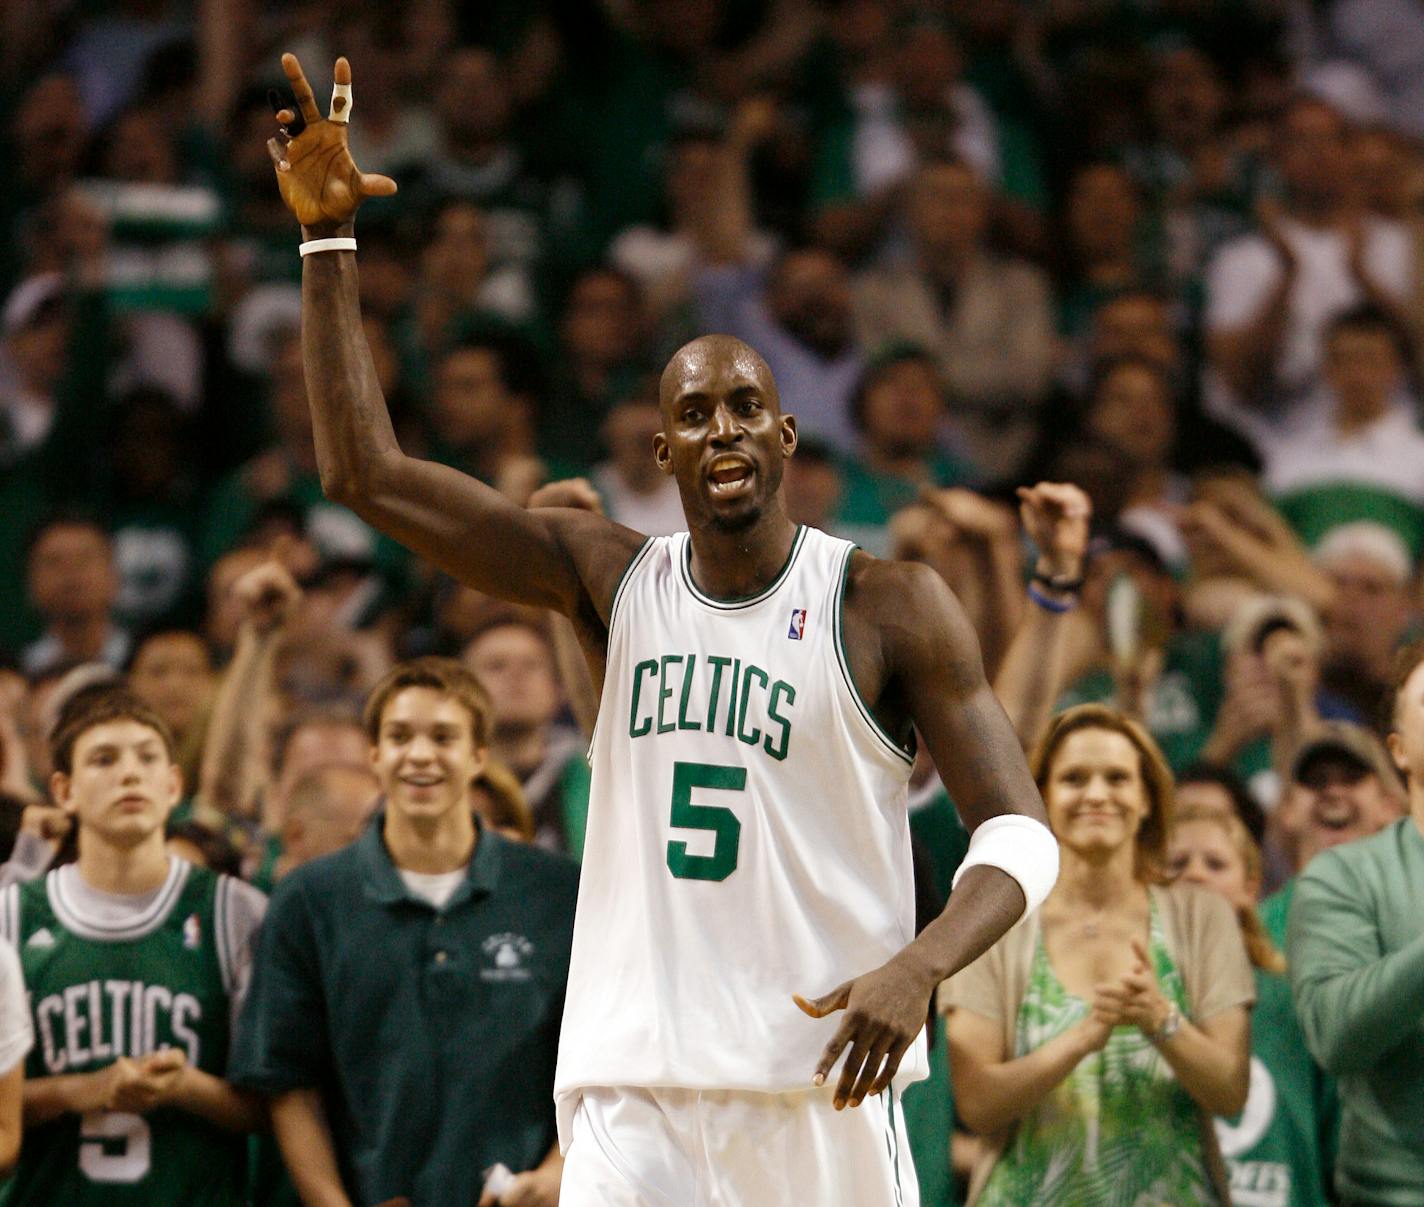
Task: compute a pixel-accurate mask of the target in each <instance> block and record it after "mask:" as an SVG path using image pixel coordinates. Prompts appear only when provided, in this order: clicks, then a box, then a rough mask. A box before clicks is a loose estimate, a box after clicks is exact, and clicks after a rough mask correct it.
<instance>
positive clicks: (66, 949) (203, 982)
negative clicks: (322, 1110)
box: [0, 858, 251, 1207]
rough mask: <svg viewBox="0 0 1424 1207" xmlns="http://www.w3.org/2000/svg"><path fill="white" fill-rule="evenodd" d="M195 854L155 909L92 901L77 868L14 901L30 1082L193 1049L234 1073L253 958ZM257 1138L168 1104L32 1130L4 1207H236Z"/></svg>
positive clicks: (220, 887) (204, 1060)
mask: <svg viewBox="0 0 1424 1207" xmlns="http://www.w3.org/2000/svg"><path fill="white" fill-rule="evenodd" d="M235 891H238V892H248V893H250V892H251V890H249V889H248V888H247V886H245V885H241V884H238V883H237V882H235V881H233V880H232V879H231V878H230V877H228V876H217V875H214V874H213V873H212V872H209V871H207V870H206V869H203V868H198V867H194V866H193V865H192V864H189V863H187V862H185V861H184V860H181V859H172V858H171V859H170V860H169V871H168V877H167V879H166V880H165V881H164V883H163V886H162V887H161V888H160V889H159V890H158V891H157V893H155V894H153V895H152V896H151V899H145V900H144V902H143V905H142V908H141V909H136V910H135V911H134V912H132V913H130V914H127V916H123V917H113V916H110V915H108V914H99V913H96V912H95V911H94V910H92V909H90V908H88V907H87V905H88V901H89V900H90V897H91V896H92V890H87V889H86V887H85V886H84V885H83V884H82V882H81V881H80V880H79V876H78V869H77V868H76V867H74V866H73V865H70V866H67V867H62V868H58V869H56V870H55V871H53V872H50V873H49V875H47V876H45V877H44V878H43V879H42V880H36V881H33V882H31V883H29V884H25V885H19V886H15V887H12V888H9V889H7V890H5V892H4V894H3V895H2V896H0V931H3V933H4V937H5V938H7V939H9V940H10V941H12V942H14V944H15V946H16V948H17V950H18V951H19V953H20V960H21V963H22V964H23V966H24V970H25V984H26V986H27V988H28V989H29V994H30V1010H31V1014H32V1017H33V1020H34V1027H35V1039H36V1042H35V1046H34V1049H33V1051H32V1052H31V1053H30V1056H29V1060H28V1062H27V1064H26V1066H25V1077H26V1079H34V1078H42V1077H54V1076H59V1075H61V1074H70V1073H92V1072H96V1071H98V1070H100V1069H103V1068H105V1067H106V1066H107V1065H110V1064H112V1063H113V1062H114V1061H115V1060H117V1059H118V1058H120V1057H130V1058H134V1059H137V1058H141V1057H144V1056H147V1055H149V1054H150V1053H152V1052H156V1051H158V1050H160V1049H162V1048H179V1049H181V1050H182V1051H183V1052H185V1053H186V1054H187V1057H188V1061H189V1063H190V1064H192V1065H194V1066H196V1067H197V1068H199V1069H202V1070H203V1071H204V1072H207V1073H212V1074H213V1075H215V1076H219V1077H220V1076H222V1075H223V1073H224V1070H225V1068H226V1065H227V1058H228V1033H229V1029H230V1024H231V1011H232V996H233V993H234V990H235V989H236V983H237V976H238V970H239V967H240V959H239V953H237V952H236V951H234V947H233V940H234V932H233V927H232V925H231V922H230V914H231V913H232V912H233V907H232V898H233V896H234V892H235ZM244 1159H245V1143H244V1139H243V1137H241V1136H238V1135H234V1134H232V1133H229V1132H225V1131H223V1130H222V1129H220V1128H218V1127H216V1126H215V1125H213V1124H211V1123H208V1122H207V1121H205V1120H203V1119H200V1118H198V1117H197V1116H195V1115H192V1114H189V1113H187V1112H185V1111H180V1110H177V1109H174V1108H168V1107H165V1108H160V1109H158V1110H154V1111H150V1112H149V1113H148V1114H146V1115H137V1114H130V1113H127V1112H123V1111H94V1112H90V1113H88V1114H85V1115H83V1116H78V1115H72V1114H66V1115H62V1116H61V1117H59V1118H58V1119H55V1120H53V1121H51V1122H49V1123H45V1124H42V1125H40V1126H39V1127H35V1128H31V1129H28V1130H27V1131H26V1133H25V1140H24V1146H23V1149H22V1151H21V1154H20V1163H19V1165H18V1167H17V1168H16V1170H15V1174H14V1177H13V1178H12V1179H11V1180H10V1181H9V1182H8V1183H7V1184H6V1185H5V1187H4V1189H3V1192H0V1204H3V1207H22V1205H23V1207H29V1205H30V1204H34V1205H35V1207H41V1205H43V1207H52V1205H54V1204H60V1203H63V1204H65V1207H91V1205H92V1207H123V1205H125V1204H133V1205H134V1207H138V1205H140V1204H142V1205H143V1207H166V1205H167V1204H173V1205H175V1207H177V1205H178V1204H182V1205H183V1207H228V1205H229V1204H232V1205H236V1204H238V1203H240V1202H242V1183H243V1166H244Z"/></svg>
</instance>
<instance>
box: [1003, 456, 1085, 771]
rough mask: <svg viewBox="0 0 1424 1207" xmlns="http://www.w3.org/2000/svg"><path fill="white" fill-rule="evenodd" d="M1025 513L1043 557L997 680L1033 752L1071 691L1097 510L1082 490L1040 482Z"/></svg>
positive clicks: (1028, 493)
mask: <svg viewBox="0 0 1424 1207" xmlns="http://www.w3.org/2000/svg"><path fill="white" fill-rule="evenodd" d="M1019 516H1020V518H1021V519H1022V521H1023V527H1024V532H1025V533H1026V534H1027V536H1028V537H1029V539H1030V540H1031V541H1033V543H1034V546H1035V548H1037V550H1038V560H1037V562H1036V563H1035V564H1034V584H1033V591H1032V594H1031V595H1030V606H1029V607H1028V608H1026V609H1025V610H1024V614H1023V618H1022V619H1021V620H1020V621H1019V626H1018V628H1017V630H1015V632H1014V637H1013V640H1012V641H1011V642H1010V643H1009V648H1008V651H1007V652H1006V653H1005V654H1004V660H1003V662H1002V663H1001V664H1000V665H999V672H998V674H997V675H996V676H995V677H994V694H995V695H997V696H998V697H999V701H1000V703H1002V704H1003V706H1004V711H1005V712H1006V713H1008V715H1009V719H1010V720H1011V721H1012V722H1013V726H1014V729H1015V731H1016V732H1017V733H1018V735H1019V740H1020V741H1021V742H1022V743H1023V745H1024V746H1025V747H1027V746H1030V745H1032V744H1033V742H1034V740H1035V739H1036V738H1037V737H1038V735H1039V734H1040V733H1041V732H1042V731H1043V728H1044V726H1045V725H1047V724H1048V718H1049V717H1050V716H1051V715H1052V713H1053V705H1054V703H1055V702H1056V701H1057V699H1058V697H1059V696H1060V695H1061V694H1062V692H1063V689H1064V688H1065V687H1066V686H1067V682H1066V680H1067V673H1066V668H1067V652H1068V636H1069V635H1068V629H1069V626H1070V624H1071V622H1072V616H1071V612H1072V609H1073V607H1074V606H1075V605H1076V604H1077V599H1078V591H1079V589H1080V588H1081V585H1082V581H1083V567H1084V560H1085V558H1086V556H1087V551H1088V525H1089V523H1090V522H1091V520H1092V517H1093V505H1092V503H1091V502H1090V501H1089V499H1088V496H1087V495H1086V494H1084V493H1083V492H1082V491H1081V490H1079V489H1078V488H1077V487H1076V486H1070V485H1068V484H1067V483H1061V482H1040V483H1039V484H1038V485H1037V486H1035V487H1033V488H1032V489H1027V488H1021V489H1020V490H1019Z"/></svg>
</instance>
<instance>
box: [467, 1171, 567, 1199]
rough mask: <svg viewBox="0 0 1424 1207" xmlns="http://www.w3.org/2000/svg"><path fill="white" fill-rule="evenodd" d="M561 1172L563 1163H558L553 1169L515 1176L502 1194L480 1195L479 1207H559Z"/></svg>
mask: <svg viewBox="0 0 1424 1207" xmlns="http://www.w3.org/2000/svg"><path fill="white" fill-rule="evenodd" d="M563 1171H564V1166H563V1162H562V1161H560V1162H559V1163H558V1164H557V1165H556V1166H553V1167H548V1168H541V1169H531V1170H529V1172H528V1173H521V1174H516V1175H515V1176H514V1181H512V1182H511V1183H510V1184H509V1186H508V1187H507V1188H506V1189H505V1190H504V1192H503V1193H502V1194H499V1195H494V1194H485V1195H482V1196H481V1197H480V1201H479V1207H559V1182H560V1181H561V1180H562V1177H563Z"/></svg>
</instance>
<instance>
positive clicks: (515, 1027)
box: [232, 658, 578, 1207]
mask: <svg viewBox="0 0 1424 1207" xmlns="http://www.w3.org/2000/svg"><path fill="white" fill-rule="evenodd" d="M489 725H490V713H489V704H488V700H487V699H486V697H485V693H484V691H483V690H482V689H481V688H480V686H479V684H478V682H477V681H476V680H475V679H474V677H473V676H472V675H471V674H470V673H469V672H468V671H466V670H465V669H464V668H463V667H462V666H460V665H459V664H458V663H456V662H453V661H451V660H449V659H443V658H421V659H417V660H416V661H414V662H410V663H404V664H402V665H401V666H398V667H396V668H395V670H393V671H392V672H391V673H390V674H388V675H387V676H386V677H385V678H384V679H383V680H382V681H381V682H380V683H379V684H377V686H376V688H375V689H374V690H373V691H372V693H371V697H370V699H369V701H368V702H367V706H366V726H367V730H368V732H369V734H370V737H371V743H372V751H371V758H372V765H373V766H374V767H375V770H376V774H377V776H378V777H379V779H380V781H381V787H382V789H383V791H384V793H385V805H384V809H383V810H382V811H381V812H380V813H378V814H377V816H376V818H375V819H374V820H373V822H372V824H371V825H370V827H369V828H368V829H367V830H366V832H365V834H364V835H363V836H362V837H361V838H360V839H359V840H358V841H357V842H356V843H355V844H353V845H352V846H350V847H347V848H345V849H344V850H341V851H338V852H336V853H335V854H333V855H328V856H325V857H323V858H321V859H318V860H315V861H314V862H312V863H309V864H307V865H305V866H303V867H301V868H298V869H297V870H296V871H294V872H292V873H291V874H290V875H289V876H287V877H286V878H285V879H284V880H283V881H282V882H281V883H280V884H279V885H278V886H277V889H276V892H275V893H274V894H273V897H272V903H271V906H270V908H269V911H268V914H267V920H266V923H265V925H264V926H263V930H262V935H261V939H260V943H259V947H258V952H257V957H256V962H255V968H254V974H253V981H252V987H251V991H250V995H249V998H248V1000H247V1004H246V1007H245V1009H244V1011H243V1015H242V1018H241V1020H240V1023H239V1027H238V1036H237V1040H236V1048H235V1052H234V1057H233V1069H232V1076H233V1078H234V1080H235V1081H236V1082H237V1083H238V1084H239V1085H243V1086H246V1087H249V1088H251V1089H254V1090H258V1091H260V1092H262V1093H264V1094H267V1095H270V1096H271V1105H272V1125H273V1130H274V1131H275V1132H276V1135H277V1140H278V1142H279V1143H280V1145H281V1147H282V1153H283V1156H284V1157H285V1159H286V1162H287V1167H288V1170H289V1171H290V1172H291V1175H292V1180H293V1181H294V1182H295V1183H296V1186H297V1189H298V1191H299V1192H300V1193H301V1195H302V1198H303V1201H305V1202H310V1203H322V1204H331V1205H332V1207H343V1205H345V1204H368V1203H376V1202H381V1201H384V1200H387V1199H392V1198H396V1197H398V1196H405V1197H408V1198H409V1199H410V1200H411V1202H412V1203H413V1204H414V1207H426V1205H427V1204H429V1205H431V1207H434V1205H436V1204H440V1205H443V1204H449V1203H468V1204H474V1203H475V1202H477V1201H479V1200H480V1199H481V1192H482V1188H483V1185H484V1181H485V1171H486V1170H487V1169H488V1168H490V1167H492V1166H494V1165H496V1164H503V1165H505V1166H506V1167H508V1168H509V1169H511V1170H514V1171H516V1173H517V1177H516V1182H517V1183H518V1184H519V1187H520V1189H521V1190H522V1191H523V1197H520V1198H519V1200H518V1201H519V1202H521V1203H526V1202H527V1203H530V1204H547V1205H549V1207H552V1205H553V1204H555V1203H557V1201H558V1187H559V1178H560V1174H561V1172H562V1159H561V1158H560V1157H559V1155H558V1150H557V1146H556V1144H555V1130H554V1108H553V1085H554V1062H555V1058H556V1056H557V1051H558V1039H559V1024H560V1021H561V1018H562V1013H563V1001H564V986H565V982H566V980H567V977H568V966H569V951H570V946H571V943H572V938H573V917H574V902H575V898H576V896H577V887H578V874H577V870H576V868H575V866H574V865H573V864H572V863H570V862H568V861H567V860H564V859H562V858H560V857H558V856H555V855H551V854H548V853H546V852H544V851H540V850H537V849H535V848H533V847H530V846H525V845H523V844H519V843H512V842H509V841H507V840H506V839H504V838H501V837H500V836H499V835H497V834H495V833H493V832H492V831H489V830H487V829H483V828H481V827H479V826H478V824H477V823H476V821H475V819H474V815H473V813H472V811H471V809H470V803H469V796H468V792H469V785H470V782H471V780H473V779H474V777H475V776H476V775H478V774H479V772H480V770H481V768H482V767H483V765H484V761H485V749H486V746H487V745H488V741H489ZM518 1171H524V1172H518ZM508 1193H509V1192H508V1191H505V1194H506V1195H507V1194H508ZM490 1201H493V1200H490Z"/></svg>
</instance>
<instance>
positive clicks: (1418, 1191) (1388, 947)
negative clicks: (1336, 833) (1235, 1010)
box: [1286, 817, 1424, 1207]
mask: <svg viewBox="0 0 1424 1207" xmlns="http://www.w3.org/2000/svg"><path fill="white" fill-rule="evenodd" d="M1286 938H1287V943H1286V947H1287V951H1286V958H1287V960H1288V961H1289V963H1290V979H1291V990H1292V992H1293V993H1294V995H1295V1007H1296V1014H1297V1016H1298V1017H1299V1019H1300V1029H1301V1032H1302V1034H1304V1036H1305V1042H1306V1046H1307V1047H1308V1048H1309V1049H1310V1052H1311V1055H1313V1056H1314V1057H1315V1059H1316V1060H1318V1061H1319V1062H1320V1064H1321V1066H1322V1067H1323V1068H1324V1069H1325V1070H1326V1072H1328V1073H1333V1074H1334V1075H1335V1077H1336V1078H1337V1080H1338V1084H1339V1090H1340V1116H1341V1117H1340V1150H1339V1153H1338V1155H1337V1157H1336V1163H1335V1189H1336V1192H1337V1194H1338V1197H1339V1199H1340V1201H1341V1202H1342V1203H1346V1204H1349V1205H1350V1207H1355V1205H1357V1204H1359V1205H1369V1207H1418V1205H1419V1204H1420V1203H1424V1126H1421V1121H1424V833H1420V829H1419V826H1418V825H1417V824H1416V823H1415V821H1414V819H1413V818H1412V817H1406V818H1404V819H1403V820H1401V821H1397V822H1395V823H1394V824H1393V825H1390V826H1387V827H1386V828H1385V829H1383V830H1381V831H1380V832H1379V833H1378V834H1375V835H1372V836H1371V837H1369V838H1361V839H1359V840H1358V841H1356V842H1347V843H1345V844H1344V845H1343V846H1338V847H1331V848H1330V849H1329V850H1327V851H1322V852H1321V853H1320V854H1319V855H1317V856H1316V857H1315V858H1314V859H1312V860H1311V861H1310V866H1308V867H1307V868H1306V869H1305V871H1303V872H1302V873H1301V874H1300V875H1299V876H1298V877H1296V882H1295V892H1294V896H1293V898H1292V900H1291V905H1290V925H1289V928H1288V930H1287V934H1286Z"/></svg>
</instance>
